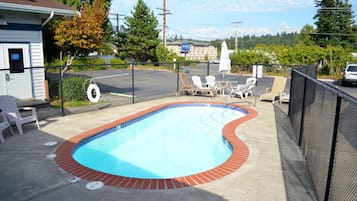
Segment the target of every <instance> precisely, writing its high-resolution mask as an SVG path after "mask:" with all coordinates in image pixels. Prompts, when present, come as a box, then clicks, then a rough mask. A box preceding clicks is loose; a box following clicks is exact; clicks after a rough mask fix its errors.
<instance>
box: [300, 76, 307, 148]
mask: <svg viewBox="0 0 357 201" xmlns="http://www.w3.org/2000/svg"><path fill="white" fill-rule="evenodd" d="M306 84H307V78H306V77H304V93H303V99H302V110H301V123H300V133H299V139H298V142H299V146H301V141H302V136H303V135H304V121H305V102H306V97H307V96H306Z"/></svg>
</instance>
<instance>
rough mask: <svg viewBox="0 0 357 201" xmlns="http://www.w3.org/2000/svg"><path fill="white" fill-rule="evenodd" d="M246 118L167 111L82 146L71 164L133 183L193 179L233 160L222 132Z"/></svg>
mask: <svg viewBox="0 0 357 201" xmlns="http://www.w3.org/2000/svg"><path fill="white" fill-rule="evenodd" d="M245 115H246V112H244V111H243V110H241V109H237V108H234V107H229V106H222V105H215V104H186V105H177V106H170V107H166V108H163V109H160V110H158V111H156V112H154V113H150V114H147V115H145V116H144V117H141V118H140V119H136V120H133V121H130V122H127V123H125V124H122V125H118V126H116V127H114V128H111V129H109V130H107V131H104V132H101V133H99V134H98V135H96V136H94V137H91V138H89V139H86V140H84V141H83V142H81V143H80V144H79V145H77V146H76V148H75V149H74V151H73V158H74V159H75V160H76V161H77V162H79V163H80V164H82V165H83V166H85V167H88V168H91V169H93V170H96V171H100V172H104V173H108V174H113V175H118V176H125V177H131V178H145V179H166V178H175V177H182V176H187V175H192V174H197V173H199V172H203V171H206V170H209V169H212V168H214V167H216V166H218V165H220V164H222V163H223V162H224V161H226V160H227V159H228V158H229V157H230V156H231V154H232V149H231V146H230V144H229V143H228V142H227V141H226V140H225V138H224V137H223V135H222V129H223V126H224V125H226V124H227V123H228V122H230V121H232V120H234V119H238V118H241V117H243V116H245Z"/></svg>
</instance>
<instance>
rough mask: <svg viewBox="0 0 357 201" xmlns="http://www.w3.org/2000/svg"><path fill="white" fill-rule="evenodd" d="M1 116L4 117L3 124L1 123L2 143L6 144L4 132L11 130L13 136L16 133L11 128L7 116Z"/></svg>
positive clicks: (0, 137)
mask: <svg viewBox="0 0 357 201" xmlns="http://www.w3.org/2000/svg"><path fill="white" fill-rule="evenodd" d="M1 115H2V122H0V142H1V143H4V142H5V139H4V133H3V132H4V130H5V129H7V128H10V131H11V134H13V133H14V132H13V130H12V128H11V126H10V123H9V122H8V121H7V118H6V116H5V115H4V114H3V113H1Z"/></svg>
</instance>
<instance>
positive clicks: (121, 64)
mask: <svg viewBox="0 0 357 201" xmlns="http://www.w3.org/2000/svg"><path fill="white" fill-rule="evenodd" d="M110 65H111V67H112V68H115V69H120V68H126V67H127V64H126V62H125V61H124V60H121V59H119V58H116V57H114V58H111V59H110Z"/></svg>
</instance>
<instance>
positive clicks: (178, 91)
mask: <svg viewBox="0 0 357 201" xmlns="http://www.w3.org/2000/svg"><path fill="white" fill-rule="evenodd" d="M175 63H176V61H175ZM179 95H180V62H178V63H177V75H176V96H179Z"/></svg>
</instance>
